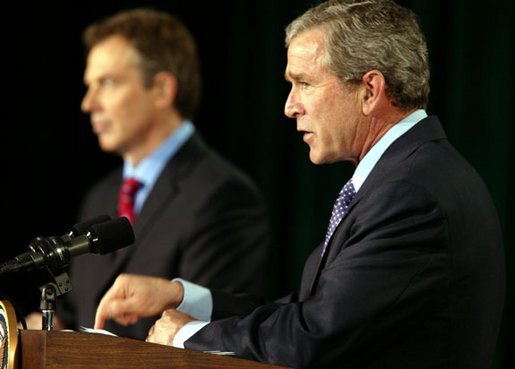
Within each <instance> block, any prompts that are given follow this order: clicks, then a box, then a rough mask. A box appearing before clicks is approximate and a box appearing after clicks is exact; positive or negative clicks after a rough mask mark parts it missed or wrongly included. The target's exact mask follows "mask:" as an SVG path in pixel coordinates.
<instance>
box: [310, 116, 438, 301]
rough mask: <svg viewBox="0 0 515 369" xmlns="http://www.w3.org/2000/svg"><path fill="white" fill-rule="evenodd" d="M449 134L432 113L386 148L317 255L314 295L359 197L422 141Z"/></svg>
mask: <svg viewBox="0 0 515 369" xmlns="http://www.w3.org/2000/svg"><path fill="white" fill-rule="evenodd" d="M446 138H447V136H446V134H445V132H444V130H443V128H442V126H441V124H440V121H439V120H438V118H437V117H435V116H429V117H427V118H424V119H423V120H421V121H420V122H419V123H418V124H416V125H415V126H414V127H413V128H411V129H410V130H408V131H407V132H406V133H405V134H404V135H402V136H401V137H399V138H398V139H397V140H395V141H394V142H393V143H392V144H391V145H390V146H389V147H388V149H386V151H385V152H384V154H383V155H382V156H381V158H380V159H379V161H378V162H377V164H376V165H375V167H374V168H373V169H372V171H371V172H370V174H369V175H368V177H367V179H366V180H365V182H364V183H363V185H362V186H361V188H360V189H359V191H358V193H357V194H356V196H355V197H354V199H353V200H352V202H351V204H350V206H349V209H348V211H347V213H346V214H345V216H344V217H343V219H342V220H341V222H340V224H339V225H338V226H337V227H336V229H335V230H334V232H333V235H332V236H331V238H330V240H329V244H328V245H327V250H326V252H325V253H324V255H323V257H322V258H320V257H319V258H318V264H317V267H316V269H314V271H313V276H312V278H311V282H310V289H309V290H308V291H309V295H313V294H314V293H315V292H316V286H317V285H318V280H319V278H320V275H321V274H322V270H323V269H324V267H325V265H326V264H327V263H328V262H330V261H331V260H332V259H334V258H335V257H336V253H337V252H338V251H339V249H340V248H339V247H334V246H337V245H334V246H333V245H332V244H333V242H334V241H335V240H336V239H338V238H339V237H338V233H339V232H341V230H342V227H343V223H344V222H345V220H346V219H347V218H349V214H351V212H352V211H353V209H354V208H356V206H357V205H358V204H359V202H360V199H362V198H364V197H366V196H367V194H368V193H369V192H370V191H374V189H375V188H377V187H378V186H380V185H381V183H384V181H385V178H388V173H390V172H391V171H392V169H393V168H395V167H397V166H398V165H399V163H401V162H402V161H403V160H404V159H405V158H406V157H408V156H409V155H411V154H412V153H413V152H414V151H415V150H416V149H417V148H418V147H420V145H422V144H424V143H426V142H429V141H433V140H439V139H446ZM358 211H359V210H358ZM319 255H320V254H319ZM312 257H313V256H312Z"/></svg>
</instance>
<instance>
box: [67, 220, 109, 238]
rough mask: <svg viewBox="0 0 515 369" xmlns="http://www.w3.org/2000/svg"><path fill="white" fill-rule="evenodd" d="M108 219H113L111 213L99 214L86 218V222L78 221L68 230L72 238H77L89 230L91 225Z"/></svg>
mask: <svg viewBox="0 0 515 369" xmlns="http://www.w3.org/2000/svg"><path fill="white" fill-rule="evenodd" d="M108 220H111V217H110V216H109V215H98V216H96V217H94V218H91V219H89V220H86V221H85V222H82V223H77V224H75V225H73V226H72V227H71V228H70V230H69V231H68V236H69V237H70V238H75V237H77V236H80V235H81V234H84V233H86V232H87V231H89V230H90V228H91V226H93V225H95V224H98V223H104V222H107V221H108Z"/></svg>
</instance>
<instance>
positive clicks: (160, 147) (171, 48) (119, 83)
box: [31, 9, 270, 339]
mask: <svg viewBox="0 0 515 369" xmlns="http://www.w3.org/2000/svg"><path fill="white" fill-rule="evenodd" d="M84 42H85V46H86V49H87V51H88V55H87V64H86V69H85V73H84V82H85V84H86V86H87V92H86V94H85V96H84V98H83V101H82V110H83V111H84V112H85V113H88V114H90V116H91V124H92V128H93V131H94V132H95V134H96V135H97V137H98V142H99V144H100V147H101V148H102V150H104V151H105V152H109V153H116V154H118V155H120V156H121V157H122V158H123V160H124V165H123V168H119V169H117V170H116V171H114V172H113V173H110V174H108V175H107V176H106V177H105V178H103V179H102V180H100V181H99V182H98V183H97V184H95V185H94V186H93V187H92V189H91V190H90V192H89V193H88V194H87V196H86V198H85V201H84V203H83V206H82V208H81V211H80V216H79V218H80V220H88V219H91V218H94V217H96V216H98V215H101V214H107V215H110V216H112V217H116V216H118V215H121V214H119V213H118V212H117V211H118V210H120V209H117V199H118V191H119V189H120V186H121V184H122V179H124V178H129V177H130V178H136V179H137V180H138V181H139V182H140V183H141V184H140V185H139V187H140V188H139V189H138V192H137V193H136V197H135V203H134V207H133V209H131V211H132V210H134V213H135V215H134V218H135V219H134V224H133V228H134V233H135V236H136V241H135V243H134V244H133V245H132V246H130V247H128V248H125V249H122V250H119V251H117V252H115V253H112V254H109V255H103V256H102V257H98V255H91V254H90V255H84V256H82V257H80V258H75V259H73V263H72V265H71V269H70V276H71V282H72V291H71V293H69V294H67V295H65V296H63V297H62V298H60V299H62V300H63V301H62V302H63V303H62V304H60V305H59V306H58V308H57V317H58V318H59V320H58V321H59V323H62V324H58V325H57V327H59V328H60V327H62V326H64V327H71V328H74V329H78V328H79V326H80V325H83V326H87V327H92V326H93V323H94V317H95V311H96V308H97V304H98V302H99V301H100V298H101V297H102V296H103V294H104V293H105V291H106V290H107V289H108V288H109V287H110V286H111V284H112V283H113V281H114V279H115V278H116V276H117V275H118V274H119V273H141V274H147V275H153V276H160V277H164V278H168V279H172V278H176V277H181V278H186V279H188V280H191V281H194V282H196V283H200V284H203V285H206V286H209V287H213V288H221V289H223V290H225V291H230V292H251V293H261V292H263V291H262V289H261V287H262V283H261V282H262V281H261V280H260V279H259V278H258V279H256V277H259V276H263V275H265V271H266V268H267V263H268V256H269V251H270V250H269V243H270V242H269V241H270V240H269V224H268V216H267V211H266V209H265V204H264V200H263V198H262V196H261V194H260V192H259V191H258V189H257V187H256V185H255V184H254V183H253V182H252V181H251V180H250V178H249V177H248V176H246V175H245V174H243V172H242V171H241V170H239V169H237V168H236V167H235V166H234V165H232V164H230V163H229V162H228V161H227V160H225V159H224V158H222V157H221V156H220V155H218V154H217V153H216V152H215V151H214V150H213V149H211V148H210V147H208V145H207V144H206V143H205V142H204V141H203V139H202V138H201V136H200V134H199V133H198V132H197V131H196V130H195V126H194V125H193V122H192V119H193V117H194V115H195V113H196V110H197V106H198V103H199V97H200V70H199V61H198V56H197V50H196V45H195V42H194V40H193V37H192V36H191V34H190V32H189V31H188V30H187V29H186V27H185V26H184V25H183V24H182V22H180V21H179V20H178V19H176V18H175V17H173V16H172V15H170V14H167V13H164V12H159V11H156V10H149V9H134V10H128V11H123V12H121V13H119V14H116V15H114V16H112V17H109V18H107V19H105V20H102V21H100V22H99V23H96V24H93V25H91V26H90V27H88V28H87V29H86V30H85V32H84ZM123 215H128V214H126V213H123ZM128 216H129V217H130V218H132V217H133V215H132V213H131V215H128ZM31 320H32V321H34V318H32V319H31ZM35 320H36V323H35V324H36V325H37V324H39V327H40V326H41V320H40V318H39V317H38V316H37V315H36V317H35ZM154 321H155V318H154V319H148V320H147V321H141V322H139V323H138V324H137V325H134V326H131V327H123V326H119V325H117V324H116V323H114V324H112V325H111V324H110V325H109V326H108V327H107V329H109V330H110V331H112V332H113V333H116V334H118V335H122V336H125V337H132V338H140V339H144V338H145V337H146V336H147V333H148V330H149V328H150V327H151V325H152V324H153V322H154Z"/></svg>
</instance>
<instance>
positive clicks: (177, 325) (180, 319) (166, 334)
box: [146, 309, 195, 346]
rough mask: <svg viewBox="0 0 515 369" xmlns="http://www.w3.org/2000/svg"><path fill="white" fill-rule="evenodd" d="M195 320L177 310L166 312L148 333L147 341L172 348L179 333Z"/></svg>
mask: <svg viewBox="0 0 515 369" xmlns="http://www.w3.org/2000/svg"><path fill="white" fill-rule="evenodd" d="M194 320H195V318H193V317H192V316H190V315H188V314H185V313H182V312H180V311H177V310H175V309H168V310H165V311H164V312H163V314H162V315H161V318H159V319H158V320H156V322H155V323H154V325H153V326H152V327H151V328H150V330H149V331H148V336H147V339H146V341H147V342H152V343H159V344H161V345H167V346H171V345H172V343H173V339H174V338H175V335H176V334H177V331H179V329H181V328H182V327H183V326H184V325H185V324H186V323H189V322H191V321H194Z"/></svg>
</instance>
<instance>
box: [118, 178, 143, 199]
mask: <svg viewBox="0 0 515 369" xmlns="http://www.w3.org/2000/svg"><path fill="white" fill-rule="evenodd" d="M140 187H141V182H140V181H138V180H137V179H136V178H133V177H130V178H126V179H124V180H123V183H122V188H121V190H120V191H121V192H122V193H124V194H126V195H129V196H134V194H135V193H136V192H137V191H138V190H139V189H140Z"/></svg>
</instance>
